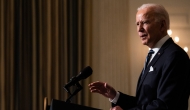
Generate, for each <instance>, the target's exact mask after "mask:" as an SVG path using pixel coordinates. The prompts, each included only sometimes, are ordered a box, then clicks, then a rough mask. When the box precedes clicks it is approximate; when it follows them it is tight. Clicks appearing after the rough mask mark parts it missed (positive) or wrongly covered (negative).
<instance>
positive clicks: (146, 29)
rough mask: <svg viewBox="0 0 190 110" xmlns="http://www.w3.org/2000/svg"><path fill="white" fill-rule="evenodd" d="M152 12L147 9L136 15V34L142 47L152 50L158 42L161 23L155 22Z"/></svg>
mask: <svg viewBox="0 0 190 110" xmlns="http://www.w3.org/2000/svg"><path fill="white" fill-rule="evenodd" d="M154 15H155V14H154V12H153V11H152V10H151V9H150V8H149V9H148V8H146V9H142V10H139V11H138V12H137V14H136V25H137V32H138V35H139V37H140V39H141V41H142V44H143V45H147V46H148V47H150V48H152V47H154V46H155V44H156V43H157V42H158V41H159V40H160V37H162V36H161V23H160V22H156V20H155V18H156V17H155V16H154Z"/></svg>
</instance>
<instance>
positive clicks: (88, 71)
mask: <svg viewBox="0 0 190 110" xmlns="http://www.w3.org/2000/svg"><path fill="white" fill-rule="evenodd" d="M91 74H92V68H91V67H90V66H87V67H86V68H84V69H83V70H81V71H80V73H79V74H78V75H77V76H75V77H73V78H71V79H70V81H69V82H68V83H67V84H66V85H65V86H64V88H65V89H66V90H68V88H69V87H71V86H72V85H75V84H76V83H78V82H79V81H80V80H82V79H86V78H87V77H89V76H90V75H91Z"/></svg>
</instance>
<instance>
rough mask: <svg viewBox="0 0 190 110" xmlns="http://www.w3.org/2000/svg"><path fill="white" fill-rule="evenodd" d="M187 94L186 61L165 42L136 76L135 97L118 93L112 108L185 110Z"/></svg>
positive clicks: (189, 72) (189, 64) (188, 73)
mask: <svg viewBox="0 0 190 110" xmlns="http://www.w3.org/2000/svg"><path fill="white" fill-rule="evenodd" d="M149 68H151V70H150V69H149ZM189 94H190V60H189V57H188V55H187V54H186V52H185V51H184V50H183V49H182V48H180V47H179V46H178V45H176V44H175V43H174V42H173V40H172V39H171V38H169V39H168V40H167V41H166V42H165V43H164V44H163V46H162V47H161V48H160V50H159V51H158V52H157V54H156V55H155V57H154V58H153V59H152V61H151V62H150V64H149V65H148V66H147V69H146V70H145V73H144V75H143V76H142V78H141V76H140V78H139V80H138V84H137V90H136V97H134V96H130V95H127V94H123V93H122V92H120V96H119V99H118V101H117V103H116V104H112V106H116V105H119V106H120V107H122V108H123V109H124V110H187V109H188V98H189Z"/></svg>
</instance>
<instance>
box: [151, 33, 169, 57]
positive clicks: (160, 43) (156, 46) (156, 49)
mask: <svg viewBox="0 0 190 110" xmlns="http://www.w3.org/2000/svg"><path fill="white" fill-rule="evenodd" d="M169 38H170V36H169V35H166V36H164V37H163V38H162V39H160V40H159V41H158V42H157V43H156V45H155V46H154V47H153V48H151V49H152V50H153V51H154V53H153V54H152V57H151V60H152V59H153V58H154V56H155V55H156V53H157V52H158V51H159V50H160V48H161V47H162V45H163V44H164V43H165V42H166V41H167V40H168V39H169Z"/></svg>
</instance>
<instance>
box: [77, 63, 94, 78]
mask: <svg viewBox="0 0 190 110" xmlns="http://www.w3.org/2000/svg"><path fill="white" fill-rule="evenodd" d="M91 74H92V68H91V67H90V66H87V67H86V68H84V69H83V70H81V72H80V73H79V74H78V75H77V76H76V77H80V78H81V79H86V78H87V77H89V76H90V75H91Z"/></svg>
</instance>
